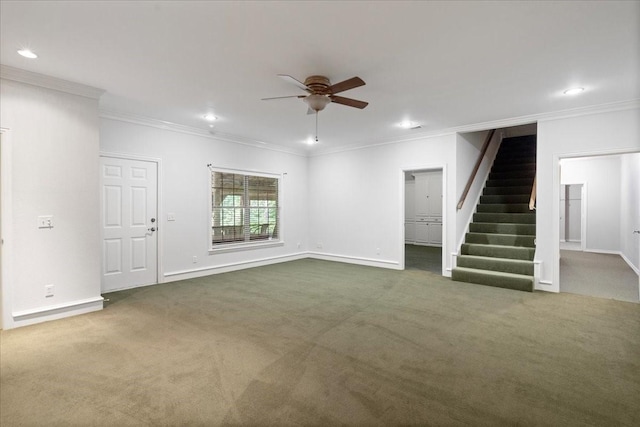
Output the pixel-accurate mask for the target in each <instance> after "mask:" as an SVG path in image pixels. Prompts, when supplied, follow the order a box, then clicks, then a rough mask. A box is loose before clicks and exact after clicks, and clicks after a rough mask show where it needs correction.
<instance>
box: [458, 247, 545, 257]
mask: <svg viewBox="0 0 640 427" xmlns="http://www.w3.org/2000/svg"><path fill="white" fill-rule="evenodd" d="M461 253H462V255H476V256H486V257H494V258H507V259H519V260H524V261H533V256H534V254H535V249H534V248H525V247H520V248H510V247H504V248H502V247H494V246H485V245H475V244H470V243H464V244H463V245H462V249H461Z"/></svg>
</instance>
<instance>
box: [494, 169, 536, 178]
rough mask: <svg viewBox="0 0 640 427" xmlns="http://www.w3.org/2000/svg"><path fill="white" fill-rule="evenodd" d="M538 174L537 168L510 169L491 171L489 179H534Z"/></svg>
mask: <svg viewBox="0 0 640 427" xmlns="http://www.w3.org/2000/svg"><path fill="white" fill-rule="evenodd" d="M535 176H536V171H535V170H519V171H508V172H491V173H489V179H519V178H529V179H531V180H532V181H533V178H534V177H535Z"/></svg>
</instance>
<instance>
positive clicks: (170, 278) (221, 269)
mask: <svg viewBox="0 0 640 427" xmlns="http://www.w3.org/2000/svg"><path fill="white" fill-rule="evenodd" d="M304 258H308V255H307V253H306V252H300V253H297V254H293V255H282V256H276V257H269V258H261V259H257V260H252V261H240V262H235V263H229V264H222V265H215V266H210V267H200V268H194V269H190V270H180V271H171V272H168V273H165V274H164V282H163V283H168V282H176V281H178V280H185V279H195V278H197V277H204V276H210V275H212V274H220V273H228V272H230V271H236V270H244V269H246V268H253V267H261V266H264V265H270V264H278V263H281V262H287V261H295V260H299V259H304Z"/></svg>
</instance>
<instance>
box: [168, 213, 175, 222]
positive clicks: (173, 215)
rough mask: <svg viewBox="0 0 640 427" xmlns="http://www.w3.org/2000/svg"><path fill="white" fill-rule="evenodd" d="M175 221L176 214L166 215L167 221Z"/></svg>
mask: <svg viewBox="0 0 640 427" xmlns="http://www.w3.org/2000/svg"><path fill="white" fill-rule="evenodd" d="M175 220H176V214H174V213H168V214H167V221H175Z"/></svg>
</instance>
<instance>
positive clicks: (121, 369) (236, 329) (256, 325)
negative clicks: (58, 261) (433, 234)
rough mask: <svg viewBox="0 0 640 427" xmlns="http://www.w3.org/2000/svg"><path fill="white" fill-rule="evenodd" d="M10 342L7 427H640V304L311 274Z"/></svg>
mask: <svg viewBox="0 0 640 427" xmlns="http://www.w3.org/2000/svg"><path fill="white" fill-rule="evenodd" d="M107 297H108V298H110V300H111V301H110V303H109V304H108V305H107V306H106V308H105V309H104V310H103V311H101V312H96V313H90V314H87V315H83V316H77V317H74V318H69V319H63V320H59V321H53V322H49V323H45V324H40V325H34V326H29V327H24V328H20V329H14V330H10V331H3V332H2V333H1V335H0V337H1V344H2V346H1V352H0V356H1V364H0V372H1V377H0V397H1V401H0V424H1V425H2V426H3V427H11V426H102V425H105V426H126V425H134V426H216V425H246V426H263V425H271V426H299V425H317V426H333V425H354V426H355V425H357V426H392V425H436V426H451V425H473V426H515V425H520V426H539V425H544V426H573V425H575V426H584V425H590V426H614V425H615V426H637V425H640V405H638V396H640V305H638V304H631V303H625V302H618V301H612V300H606V299H599V298H590V297H584V296H579V295H572V294H549V293H542V292H534V293H528V292H515V291H511V290H505V289H500V288H492V287H487V286H476V285H471V284H467V283H456V282H452V281H451V280H449V279H448V278H443V277H441V276H439V275H435V274H432V273H429V272H423V271H418V270H409V271H395V270H384V269H377V268H370V267H362V266H356V265H349V264H339V263H331V262H326V261H318V260H310V259H309V260H301V261H296V262H290V263H283V264H278V265H272V266H267V267H261V268H255V269H251V270H244V271H238V272H233V273H227V274H221V275H217V276H210V277H205V278H200V279H193V280H185V281H181V282H176V283H168V284H163V285H157V286H151V287H147V288H139V289H134V290H128V291H122V292H117V293H112V294H109V295H107Z"/></svg>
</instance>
